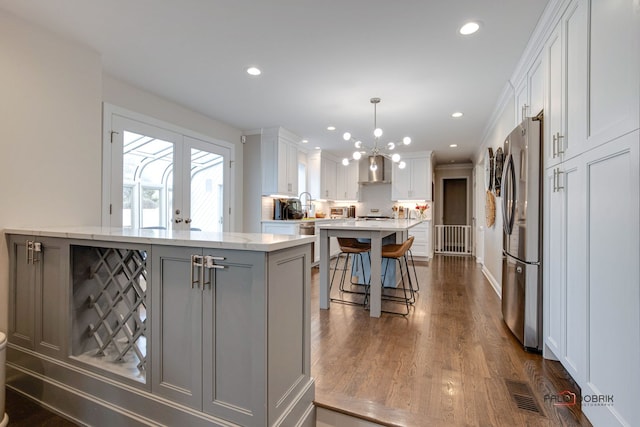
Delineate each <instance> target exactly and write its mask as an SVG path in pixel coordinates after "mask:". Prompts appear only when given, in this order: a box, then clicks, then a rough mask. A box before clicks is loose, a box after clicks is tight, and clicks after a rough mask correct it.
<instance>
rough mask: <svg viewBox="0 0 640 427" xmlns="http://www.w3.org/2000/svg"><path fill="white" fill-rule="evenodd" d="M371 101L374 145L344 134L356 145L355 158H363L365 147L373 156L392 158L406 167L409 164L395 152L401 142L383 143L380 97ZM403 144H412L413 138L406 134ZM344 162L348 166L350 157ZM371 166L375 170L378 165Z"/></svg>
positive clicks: (344, 136)
mask: <svg viewBox="0 0 640 427" xmlns="http://www.w3.org/2000/svg"><path fill="white" fill-rule="evenodd" d="M370 102H371V103H372V104H373V147H371V146H368V145H366V144H364V143H363V142H362V141H361V140H359V139H358V140H357V139H355V138H353V137H352V136H351V133H349V132H345V133H344V135H342V138H343V139H344V140H345V141H349V142H352V143H353V145H354V147H355V148H356V150H355V151H354V152H353V156H352V157H353V160H360V159H361V158H362V154H363V152H365V153H366V151H363V149H364V150H368V151H369V152H370V153H371V155H372V156H383V157H385V158H387V159H389V160H391V161H392V162H394V163H397V164H398V167H399V168H400V169H404V168H405V167H406V166H407V164H406V163H405V162H404V161H403V160H401V158H400V154H398V153H394V152H393V150H395V149H396V147H397V146H398V145H400V144H399V143H398V144H396V143H395V142H388V143H387V144H386V145H382V143H381V142H380V137H381V136H382V129H380V128H379V127H378V117H377V106H378V104H379V103H380V98H371V99H370ZM402 144H403V145H409V144H411V138H409V137H408V136H405V137H404V138H402ZM383 150H387V151H388V152H385V151H383ZM342 164H343V165H345V166H347V165H348V164H349V159H348V158H344V159H342ZM369 168H370V169H371V170H372V171H375V170H376V169H377V168H378V167H377V166H376V165H375V163H372V164H371V166H369Z"/></svg>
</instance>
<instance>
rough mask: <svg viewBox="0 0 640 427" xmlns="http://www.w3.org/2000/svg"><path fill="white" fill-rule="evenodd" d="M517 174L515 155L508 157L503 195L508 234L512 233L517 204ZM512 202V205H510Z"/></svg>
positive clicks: (504, 218)
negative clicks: (514, 164)
mask: <svg viewBox="0 0 640 427" xmlns="http://www.w3.org/2000/svg"><path fill="white" fill-rule="evenodd" d="M515 182H516V174H515V170H514V167H513V156H512V155H511V154H509V156H508V157H507V162H506V167H505V170H504V173H503V176H502V185H503V191H504V193H503V196H502V218H503V221H504V224H503V228H504V231H505V232H506V233H507V234H509V235H510V234H511V231H512V229H513V219H514V218H513V217H514V214H515V205H516V187H515ZM509 204H510V206H509Z"/></svg>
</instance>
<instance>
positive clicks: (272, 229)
mask: <svg viewBox="0 0 640 427" xmlns="http://www.w3.org/2000/svg"><path fill="white" fill-rule="evenodd" d="M262 232H263V233H267V234H286V235H288V236H295V235H296V234H300V233H299V225H298V224H297V223H291V222H285V221H282V222H263V223H262Z"/></svg>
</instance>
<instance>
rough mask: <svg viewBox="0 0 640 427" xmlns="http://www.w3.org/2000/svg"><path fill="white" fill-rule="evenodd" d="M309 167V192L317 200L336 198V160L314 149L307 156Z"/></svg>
mask: <svg viewBox="0 0 640 427" xmlns="http://www.w3.org/2000/svg"><path fill="white" fill-rule="evenodd" d="M307 162H308V168H309V185H308V187H309V192H310V193H311V197H313V198H314V199H316V200H317V199H319V200H336V199H337V198H338V197H337V191H338V189H337V174H338V160H337V159H336V158H335V157H333V156H331V155H329V154H327V153H326V152H322V151H315V152H313V153H311V154H309V155H308V157H307Z"/></svg>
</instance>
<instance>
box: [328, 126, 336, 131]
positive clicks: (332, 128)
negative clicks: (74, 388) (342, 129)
mask: <svg viewBox="0 0 640 427" xmlns="http://www.w3.org/2000/svg"><path fill="white" fill-rule="evenodd" d="M327 130H336V127H335V126H327Z"/></svg>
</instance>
